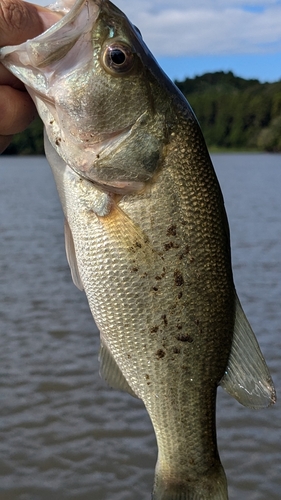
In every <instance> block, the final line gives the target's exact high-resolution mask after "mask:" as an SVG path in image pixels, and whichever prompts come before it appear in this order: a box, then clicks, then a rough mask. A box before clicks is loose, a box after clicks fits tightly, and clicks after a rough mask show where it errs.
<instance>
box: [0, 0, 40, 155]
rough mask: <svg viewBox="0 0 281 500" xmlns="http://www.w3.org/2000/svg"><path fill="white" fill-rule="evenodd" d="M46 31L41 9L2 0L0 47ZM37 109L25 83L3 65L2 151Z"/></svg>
mask: <svg viewBox="0 0 281 500" xmlns="http://www.w3.org/2000/svg"><path fill="white" fill-rule="evenodd" d="M43 31H44V26H43V22H42V20H41V17H40V15H39V10H38V8H36V7H35V6H34V5H33V4H30V3H27V2H23V1H22V0H1V1H0V47H2V46H4V45H17V44H20V43H23V42H25V41H26V40H27V39H29V38H34V37H35V36H37V35H39V34H40V33H42V32H43ZM36 114H37V112H36V108H35V106H34V104H33V102H32V100H31V98H30V96H29V94H28V93H27V91H26V90H25V87H24V85H23V84H22V83H21V82H20V81H19V80H18V79H17V78H16V77H15V76H13V75H12V74H11V73H10V72H9V71H8V70H7V69H6V68H5V67H4V66H3V65H2V64H0V153H2V152H3V151H4V150H5V149H6V147H7V146H8V145H9V143H10V141H11V139H12V136H13V134H16V133H18V132H22V131H23V130H24V129H25V128H26V127H27V126H28V125H29V124H30V123H31V122H32V120H33V119H34V118H35V117H36Z"/></svg>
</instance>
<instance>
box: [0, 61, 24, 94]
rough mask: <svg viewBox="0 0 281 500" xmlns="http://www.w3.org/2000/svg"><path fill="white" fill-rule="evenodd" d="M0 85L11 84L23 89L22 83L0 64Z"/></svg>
mask: <svg viewBox="0 0 281 500" xmlns="http://www.w3.org/2000/svg"><path fill="white" fill-rule="evenodd" d="M0 85H11V87H13V88H15V89H19V90H24V88H25V87H24V84H23V83H22V82H20V80H18V79H17V78H16V77H15V75H13V74H12V73H10V71H8V70H7V68H5V66H3V64H0Z"/></svg>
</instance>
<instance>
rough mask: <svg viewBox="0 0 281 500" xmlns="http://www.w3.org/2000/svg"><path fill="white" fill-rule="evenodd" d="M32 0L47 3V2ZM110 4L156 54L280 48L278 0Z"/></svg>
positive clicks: (138, 0)
mask: <svg viewBox="0 0 281 500" xmlns="http://www.w3.org/2000/svg"><path fill="white" fill-rule="evenodd" d="M29 1H30V0H29ZM32 1H33V2H34V3H36V1H35V0H32ZM37 2H38V3H40V4H41V5H46V3H48V0H46V1H44V0H37ZM115 3H116V5H117V6H118V7H119V8H121V10H123V11H124V12H125V13H126V14H127V16H128V17H129V18H130V20H131V21H132V22H133V23H135V24H136V25H137V26H138V27H139V28H140V30H141V32H142V34H143V38H144V40H145V41H146V43H147V45H148V46H149V48H150V49H151V51H152V52H153V53H154V54H155V55H156V56H176V55H190V56H191V55H196V56H198V55H206V54H243V53H244V54H245V53H248V54H253V53H265V52H273V51H281V1H280V0H196V1H194V0H115Z"/></svg>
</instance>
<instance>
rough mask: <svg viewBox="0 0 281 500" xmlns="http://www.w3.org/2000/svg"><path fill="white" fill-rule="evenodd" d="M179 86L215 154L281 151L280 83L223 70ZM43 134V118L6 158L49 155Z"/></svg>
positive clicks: (16, 141)
mask: <svg viewBox="0 0 281 500" xmlns="http://www.w3.org/2000/svg"><path fill="white" fill-rule="evenodd" d="M175 83H176V85H177V86H178V88H179V89H180V90H181V92H182V93H183V94H184V95H185V97H186V98H187V100H188V101H189V103H190V105H191V107H192V108H193V110H194V112H195V114H196V116H197V119H198V121H199V123H200V125H201V128H202V131H203V134H204V137H205V140H206V142H207V146H208V147H209V148H210V149H211V150H213V151H215V150H224V149H225V150H229V149H231V150H237V151H247V150H249V151H250V150H254V151H270V152H280V151H281V80H280V81H278V82H275V83H261V82H259V81H258V80H246V79H244V78H240V77H237V76H235V75H234V74H233V73H232V72H231V71H229V72H227V73H225V72H223V71H219V72H215V73H205V74H204V75H201V76H196V77H195V78H186V79H185V80H184V81H182V82H179V81H176V82H175ZM42 130H43V125H42V122H41V120H40V119H39V118H38V119H37V120H35V121H34V122H33V123H32V124H31V125H30V126H29V127H28V129H26V130H25V131H24V132H22V133H21V134H17V135H15V136H14V138H13V141H12V143H11V144H10V146H9V147H8V149H7V150H6V152H5V153H6V154H20V155H24V154H26V155H29V154H37V155H40V154H44V146H43V135H42Z"/></svg>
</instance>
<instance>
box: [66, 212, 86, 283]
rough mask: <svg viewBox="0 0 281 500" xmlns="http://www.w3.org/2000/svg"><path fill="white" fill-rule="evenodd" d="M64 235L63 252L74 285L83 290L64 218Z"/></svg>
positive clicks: (67, 225)
mask: <svg viewBox="0 0 281 500" xmlns="http://www.w3.org/2000/svg"><path fill="white" fill-rule="evenodd" d="M64 237H65V252H66V257H67V261H68V264H69V267H70V270H71V276H72V279H73V283H74V285H76V286H77V288H79V290H81V291H82V290H84V286H83V283H82V281H81V278H80V274H79V270H78V264H77V259H76V253H75V248H74V242H73V238H72V233H71V229H70V227H69V224H68V222H67V220H66V219H64Z"/></svg>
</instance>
